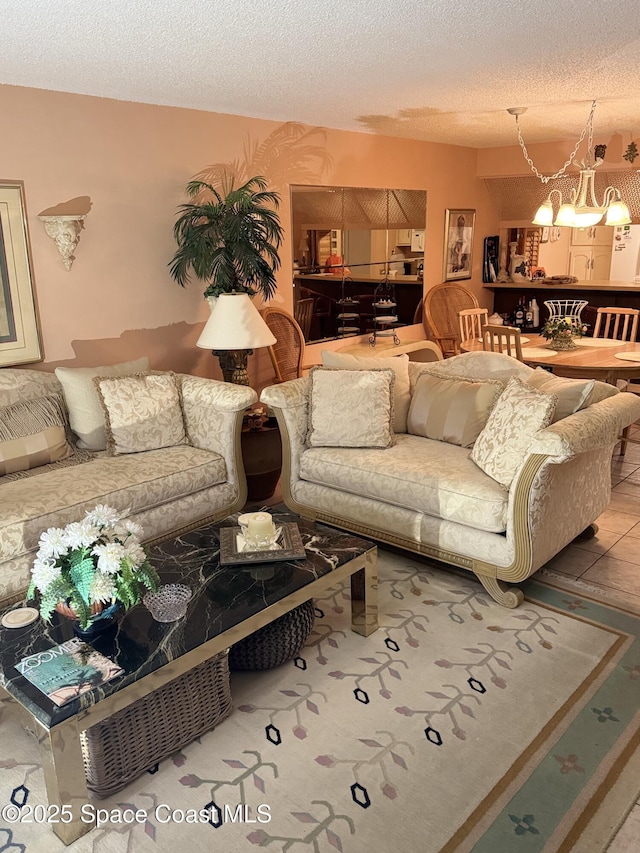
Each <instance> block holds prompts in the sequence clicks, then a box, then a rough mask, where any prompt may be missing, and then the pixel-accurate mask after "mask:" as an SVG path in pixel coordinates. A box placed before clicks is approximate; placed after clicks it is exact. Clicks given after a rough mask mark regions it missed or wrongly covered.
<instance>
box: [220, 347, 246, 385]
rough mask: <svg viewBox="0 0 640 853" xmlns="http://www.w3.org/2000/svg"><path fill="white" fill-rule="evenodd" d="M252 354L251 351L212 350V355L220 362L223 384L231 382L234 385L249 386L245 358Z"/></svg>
mask: <svg viewBox="0 0 640 853" xmlns="http://www.w3.org/2000/svg"><path fill="white" fill-rule="evenodd" d="M252 352H253V350H252V349H229V350H213V354H214V355H217V356H218V360H219V361H220V369H221V370H222V375H223V377H224V381H225V382H232V383H233V384H234V385H248V384H249V376H248V375H247V358H248V356H250V355H251V353H252Z"/></svg>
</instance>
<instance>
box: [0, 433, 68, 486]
mask: <svg viewBox="0 0 640 853" xmlns="http://www.w3.org/2000/svg"><path fill="white" fill-rule="evenodd" d="M70 455H71V447H70V446H69V444H68V443H67V437H66V435H65V429H64V427H63V426H50V427H45V428H44V429H43V430H41V431H40V432H36V433H32V434H31V435H25V436H23V437H22V438H13V439H10V440H9V441H0V475H4V474H14V473H16V472H17V471H28V470H30V469H31V468H39V467H40V466H41V465H48V464H49V463H50V462H58V461H59V460H60V459H66V458H67V457H68V456H70Z"/></svg>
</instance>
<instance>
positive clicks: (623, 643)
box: [0, 549, 640, 853]
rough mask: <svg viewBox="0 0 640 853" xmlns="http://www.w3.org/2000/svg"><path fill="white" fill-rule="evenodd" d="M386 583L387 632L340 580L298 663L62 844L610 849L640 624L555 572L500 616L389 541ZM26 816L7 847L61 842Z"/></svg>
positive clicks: (28, 753)
mask: <svg viewBox="0 0 640 853" xmlns="http://www.w3.org/2000/svg"><path fill="white" fill-rule="evenodd" d="M379 575H380V584H379V604H380V628H379V629H378V631H377V632H375V633H374V634H372V635H371V636H370V637H368V638H365V637H361V636H359V635H357V634H354V633H353V632H352V631H351V630H350V603H349V595H348V591H347V588H345V587H338V588H336V589H334V590H331V591H330V592H329V593H328V594H327V595H325V597H324V598H322V599H317V600H316V602H315V605H316V621H315V626H314V630H313V633H312V634H311V636H310V638H309V642H308V644H307V645H306V646H305V648H304V649H303V650H302V651H301V653H300V655H299V657H298V658H296V659H295V660H294V661H292V662H291V663H289V664H285V665H284V666H282V667H280V668H278V669H277V670H272V671H270V672H265V673H242V674H234V676H233V678H232V694H233V697H234V711H233V713H232V715H231V716H230V717H229V718H227V719H226V720H225V721H224V722H223V723H221V724H220V725H219V726H218V728H217V729H216V730H215V731H213V732H210V733H209V734H207V735H205V736H203V737H202V738H200V739H199V740H198V741H195V742H194V743H192V744H191V745H190V746H188V747H186V748H185V749H184V750H182V751H181V752H180V753H178V754H176V755H174V756H172V758H171V759H168V760H166V761H164V762H162V763H161V764H160V765H159V766H157V767H154V768H152V770H151V771H150V772H149V773H146V774H145V775H144V776H142V777H141V778H139V779H138V780H137V781H135V782H134V783H132V784H131V785H129V786H128V787H127V788H125V789H124V790H123V791H121V792H120V793H119V794H117V795H115V796H113V797H111V798H109V799H107V800H96V801H95V802H94V805H95V808H100V809H104V810H105V812H104V814H103V820H104V824H103V825H102V826H101V827H100V828H97V829H94V830H92V831H91V832H90V833H89V834H87V835H85V836H84V837H82V838H81V839H79V840H78V841H76V842H74V843H73V844H72V845H70V846H69V847H68V848H66V849H68V850H70V851H74V853H76V852H77V853H80V851H82V853H84V851H96V853H98V852H99V851H100V852H101V851H105V853H121V851H122V853H124V851H133V850H135V851H139V850H142V851H152V850H153V851H174V850H175V851H178V850H187V849H189V850H194V851H195V850H216V851H221V853H236V851H251V850H256V849H259V848H265V849H267V850H268V851H271V853H273V851H288V853H303V851H304V853H310V851H313V853H330V851H335V850H338V851H345V853H361V852H362V853H365V851H373V853H378V852H379V853H387V851H391V850H400V851H403V853H470V851H473V853H514V851H525V853H536V851H544V853H568V851H570V850H571V851H573V852H574V853H577V851H585V853H586V851H588V853H602V851H604V850H605V848H606V846H607V844H608V842H609V840H610V839H611V837H612V836H613V834H614V833H615V831H616V829H617V828H618V827H619V825H620V823H621V822H622V820H623V819H624V816H625V814H626V813H627V811H628V810H629V808H630V807H631V806H632V804H633V802H634V800H635V798H636V796H637V794H638V787H639V781H638V780H639V779H640V774H639V773H638V761H637V753H636V748H637V746H638V742H639V739H640V640H639V634H640V617H639V616H638V615H637V614H636V613H633V612H631V611H630V610H628V609H625V608H624V607H622V606H620V604H619V603H617V602H612V601H604V600H598V599H597V597H595V596H594V595H592V594H590V593H588V592H584V591H582V590H579V591H578V592H576V590H575V589H572V588H571V586H570V585H569V586H566V587H565V588H562V586H560V585H559V584H558V583H556V582H555V581H554V580H552V579H547V580H545V581H544V582H542V581H539V580H533V581H529V582H528V583H527V584H526V585H525V591H526V596H527V597H526V600H525V602H524V603H523V604H522V605H521V606H520V607H519V608H518V609H517V610H507V609H505V608H502V607H500V606H499V605H497V604H495V603H494V602H493V601H492V600H491V599H490V598H489V596H488V595H487V594H486V593H485V592H484V590H483V589H482V587H481V586H480V584H478V583H477V582H476V581H474V579H473V578H472V577H471V576H467V575H460V574H456V573H453V572H448V571H445V570H441V569H439V568H438V567H437V566H436V564H435V563H433V562H431V561H429V560H422V559H418V558H412V557H407V556H403V555H399V554H396V553H391V552H389V551H385V550H383V549H380V551H379ZM0 714H1V715H2V716H1V719H0V806H2V805H6V804H9V805H14V804H18V805H23V804H28V805H30V806H32V807H33V811H32V815H33V817H35V816H36V811H37V810H36V808H35V807H36V806H37V805H44V804H46V799H45V792H44V783H43V778H42V771H41V768H40V763H39V754H38V751H37V747H36V745H35V743H34V742H33V740H32V739H31V738H30V736H29V735H28V734H27V733H26V732H25V731H24V730H23V729H22V728H21V727H20V724H19V723H18V721H17V717H16V716H15V714H14V710H13V708H12V704H11V703H10V702H3V703H2V704H0ZM127 809H129V811H128V812H127V811H126V810H127ZM136 810H137V813H138V817H136V818H135V819H133V818H132V817H131V815H133V814H134V813H135V812H136ZM14 811H15V810H13V811H12V810H11V809H10V810H9V811H6V810H5V811H3V812H1V813H0V814H1V815H2V816H0V850H2V851H11V853H13V851H28V853H45V851H47V853H48V851H61V850H64V849H65V848H64V846H63V845H62V843H61V842H60V841H58V839H57V838H56V837H55V836H54V835H53V834H52V833H51V830H50V828H49V827H47V826H44V825H42V824H39V823H38V822H37V821H36V822H33V823H15V822H9V821H8V820H7V816H9V817H11V815H13V814H14ZM23 812H24V809H23ZM138 821H139V822H138Z"/></svg>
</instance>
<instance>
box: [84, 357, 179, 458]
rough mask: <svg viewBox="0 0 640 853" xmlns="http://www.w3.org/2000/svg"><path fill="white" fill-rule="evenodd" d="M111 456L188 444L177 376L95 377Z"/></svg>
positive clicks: (144, 374) (160, 374)
mask: <svg viewBox="0 0 640 853" xmlns="http://www.w3.org/2000/svg"><path fill="white" fill-rule="evenodd" d="M93 383H94V385H95V387H96V391H97V394H98V398H99V400H100V402H101V404H102V407H103V410H104V415H105V424H106V434H107V452H108V453H109V455H110V456H115V455H118V454H122V453H140V452H142V451H144V450H158V449H159V448H161V447H171V446H173V445H175V444H184V443H185V442H186V441H187V434H186V430H185V426H184V417H183V414H182V406H181V403H180V384H179V381H178V378H177V376H176V375H175V374H174V373H135V374H133V375H131V376H106V377H105V376H94V378H93Z"/></svg>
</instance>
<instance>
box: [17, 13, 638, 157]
mask: <svg viewBox="0 0 640 853" xmlns="http://www.w3.org/2000/svg"><path fill="white" fill-rule="evenodd" d="M638 56H640V0H528V2H526V3H524V2H522V0H395V2H394V3H389V2H386V0H385V2H382V0H324V1H323V2H313V3H311V2H309V0H303V2H300V0H259V2H256V0H215V2H212V0H65V2H64V3H58V2H52V0H1V2H0V83H9V84H14V85H20V86H33V87H37V88H43V89H54V90H60V91H65V92H78V93H84V94H89V95H99V96H104V97H110V98H117V99H120V100H128V101H142V102H145V103H152V104H169V105H174V106H183V107H192V108H196V109H201V110H211V111H215V112H223V113H234V114H237V115H245V116H254V117H260V118H268V119H274V120H277V121H299V122H304V123H307V124H311V125H324V126H327V127H335V128H343V129H348V130H361V131H362V130H364V131H369V132H373V133H383V134H386V135H391V136H403V137H410V138H414V139H425V140H432V141H438V142H447V143H456V144H460V145H467V146H471V147H488V146H497V145H511V144H513V143H514V141H515V128H514V120H513V118H512V117H511V116H509V115H508V114H507V113H506V112H505V110H506V108H507V107H511V106H528V107H529V110H528V112H527V114H526V115H525V116H523V118H522V119H521V124H522V129H523V134H524V136H525V140H526V141H527V142H536V141H551V140H558V139H563V138H576V137H577V135H578V134H579V132H580V130H581V129H582V127H583V126H584V123H585V120H586V117H587V115H588V112H589V102H590V101H591V100H592V99H593V98H596V99H597V100H598V108H597V110H596V115H595V128H596V134H595V137H596V142H597V141H598V140H600V141H605V142H606V137H607V136H609V135H611V134H613V133H622V134H630V133H631V132H633V131H637V132H638V133H639V134H640V81H639V79H638Z"/></svg>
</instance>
